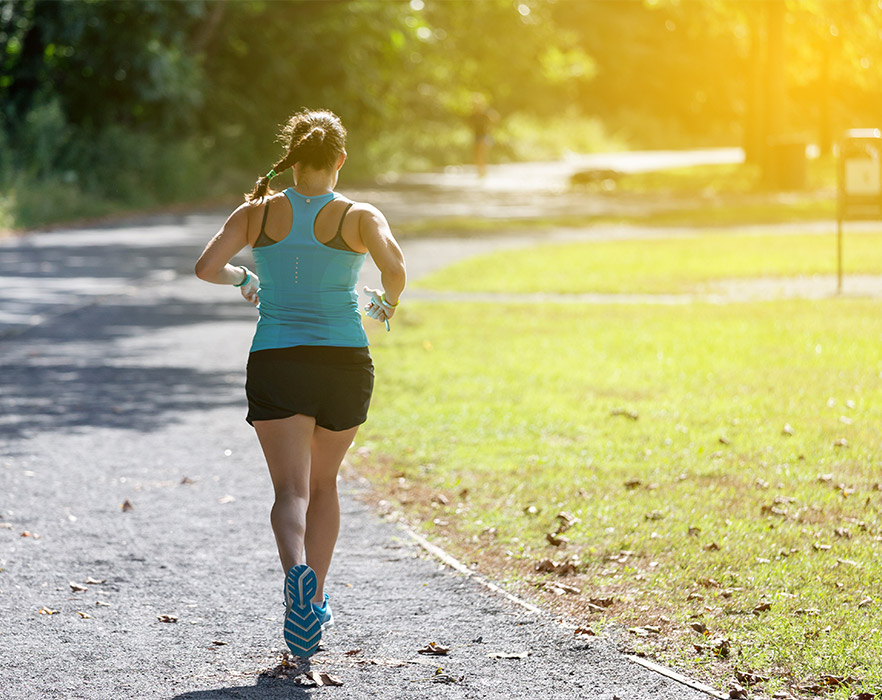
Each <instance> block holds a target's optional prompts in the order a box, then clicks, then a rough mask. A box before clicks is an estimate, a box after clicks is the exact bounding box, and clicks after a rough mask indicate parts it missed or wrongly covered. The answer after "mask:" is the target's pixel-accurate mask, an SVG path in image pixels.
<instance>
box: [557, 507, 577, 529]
mask: <svg viewBox="0 0 882 700" xmlns="http://www.w3.org/2000/svg"><path fill="white" fill-rule="evenodd" d="M555 517H556V518H557V519H558V520H559V521H560V525H559V526H558V528H557V534H558V535H559V534H560V533H561V532H566V531H567V530H569V529H570V528H571V527H572V526H573V525H575V524H576V523H578V522H579V519H578V518H577V517H576V516H575V515H573V514H572V513H567V511H565V510H562V511H561V512H560V513H558V514H557V515H556V516H555Z"/></svg>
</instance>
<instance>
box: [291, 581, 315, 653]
mask: <svg viewBox="0 0 882 700" xmlns="http://www.w3.org/2000/svg"><path fill="white" fill-rule="evenodd" d="M317 588H318V581H317V580H316V577H315V572H314V571H313V570H312V569H311V568H309V567H308V566H307V565H306V564H298V565H297V566H292V567H291V568H290V569H289V570H288V574H287V575H286V576H285V602H286V603H287V612H286V614H285V644H287V645H288V649H290V650H291V653H292V654H294V655H295V656H312V655H313V654H315V652H316V649H318V645H319V642H321V641H322V626H321V624H320V623H319V619H318V615H316V614H315V611H314V610H313V609H312V598H313V596H314V595H315V591H316V589H317Z"/></svg>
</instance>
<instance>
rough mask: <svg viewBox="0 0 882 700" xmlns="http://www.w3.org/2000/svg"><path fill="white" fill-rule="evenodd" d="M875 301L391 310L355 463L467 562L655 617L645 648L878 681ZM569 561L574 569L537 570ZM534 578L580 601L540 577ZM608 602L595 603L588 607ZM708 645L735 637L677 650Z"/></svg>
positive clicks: (812, 676)
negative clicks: (559, 538)
mask: <svg viewBox="0 0 882 700" xmlns="http://www.w3.org/2000/svg"><path fill="white" fill-rule="evenodd" d="M879 311H880V306H879V304H878V303H875V302H872V301H865V300H827V301H823V302H801V301H793V302H775V303H763V304H755V305H749V304H743V305H742V304H735V305H726V306H714V305H701V304H697V305H690V306H686V307H657V306H628V307H620V306H616V307H609V306H572V305H553V304H552V305H543V306H542V308H541V309H537V308H536V307H532V306H504V305H490V304H470V305H467V306H457V305H449V304H430V303H413V304H410V305H406V306H403V307H402V311H401V312H400V314H398V315H397V316H396V318H395V319H394V322H393V323H394V329H393V330H394V332H393V333H391V334H389V335H386V334H385V333H383V334H377V335H375V337H374V339H373V354H374V358H375V362H376V365H377V377H378V381H377V391H376V394H375V399H374V402H373V407H372V414H371V418H370V421H369V422H368V424H367V425H366V426H365V428H364V429H363V431H362V432H361V434H360V437H359V443H360V445H361V446H362V447H363V448H365V449H363V450H361V452H360V453H361V455H362V460H361V465H360V468H361V469H363V470H365V471H366V472H368V473H371V474H372V478H373V479H374V481H375V483H377V485H378V488H380V489H381V490H382V491H384V492H385V493H386V494H387V497H388V498H393V499H397V500H398V501H399V502H402V503H404V504H405V507H406V508H407V509H408V511H409V512H410V514H411V516H412V517H415V518H419V519H420V520H421V522H422V524H423V526H424V527H425V528H426V530H428V531H430V532H433V533H434V535H435V536H436V537H438V538H439V539H441V540H442V541H445V543H446V546H448V547H449V548H451V549H453V550H454V551H455V552H456V553H457V554H458V555H459V556H460V557H462V558H464V559H465V560H466V561H472V560H476V561H480V562H481V563H482V565H483V566H484V568H485V570H488V571H489V572H490V573H491V574H493V575H494V576H498V577H500V578H502V579H504V580H507V581H509V582H510V583H511V584H512V585H514V586H516V587H517V586H520V587H521V589H522V590H527V591H530V592H532V594H533V595H537V596H540V597H543V596H544V597H546V603H547V604H548V605H549V606H563V610H564V611H565V612H567V613H568V614H570V615H573V616H575V617H577V618H578V620H577V621H578V622H579V623H581V624H585V625H593V626H595V627H600V626H602V625H603V624H604V623H605V622H607V621H611V620H618V621H620V622H623V623H625V624H626V625H629V626H631V625H639V626H643V625H650V626H658V627H660V629H661V634H660V635H658V636H657V637H654V638H651V639H649V640H648V641H647V642H642V643H647V644H649V645H650V648H651V649H653V651H654V653H655V654H656V655H657V656H660V657H661V658H662V659H664V660H668V661H673V662H675V663H677V664H678V665H681V666H684V665H685V666H687V667H689V668H690V670H691V671H693V672H695V673H703V674H706V675H708V676H709V677H715V678H717V679H721V678H722V677H723V675H724V670H725V669H729V671H731V668H730V666H729V665H728V664H730V663H734V664H735V665H737V667H738V668H739V669H740V670H750V671H755V672H761V673H765V674H768V675H770V676H771V677H772V680H771V681H770V682H769V683H766V684H764V688H765V690H766V691H767V692H769V693H770V694H771V692H773V691H774V690H775V689H776V688H780V687H783V686H784V685H787V684H790V683H796V682H799V683H812V682H820V681H819V680H818V679H820V678H822V677H823V676H824V675H832V676H853V677H856V678H859V679H861V681H862V682H863V685H862V686H860V687H862V688H863V689H865V690H874V692H875V689H878V688H879V687H880V685H882V661H880V659H882V655H880V641H882V640H880V633H879V630H880V629H882V607H880V606H882V597H880V595H879V591H878V581H879V580H880V578H882V560H880V558H879V554H880V548H882V543H880V539H882V538H880V535H882V517H880V508H882V491H880V490H879V489H880V488H882V484H880V482H882V475H880V473H879V471H878V465H879V464H880V461H882V436H880V433H879V430H878V426H879V424H880V420H882V360H880V355H879V352H878V344H879V340H880V338H882V314H880V313H879ZM622 410H624V411H625V412H631V413H633V414H634V415H635V416H636V417H637V418H636V420H635V419H632V418H629V417H628V416H627V415H622V414H621V411H622ZM785 426H790V428H787V429H786V430H787V433H785ZM788 433H792V434H788ZM840 440H846V441H847V446H836V443H837V441H840ZM367 453H369V454H370V455H372V457H371V458H370V459H365V458H364V455H365V454H367ZM439 493H440V494H443V495H444V498H434V499H433V497H434V496H436V495H437V494H439ZM445 499H446V501H447V503H446V504H445V503H444V501H445ZM530 506H534V507H535V508H536V511H537V512H536V513H535V514H530V513H529V512H526V511H525V509H528V508H529V507H530ZM773 509H774V510H773ZM562 510H563V511H568V512H569V513H572V514H573V515H574V516H576V517H577V518H578V519H579V522H578V523H576V524H575V525H574V526H573V527H572V528H571V529H570V530H569V531H568V532H566V536H567V537H569V538H570V543H569V544H568V545H566V547H565V548H564V549H563V550H561V549H558V548H555V547H553V546H551V545H549V544H548V543H547V542H546V539H545V535H546V533H549V532H553V531H554V530H555V529H556V524H557V522H558V520H557V518H556V515H557V514H558V513H559V512H560V511H562ZM690 528H700V529H698V530H692V533H693V534H691V535H690V534H688V533H689V532H690ZM711 545H716V546H717V547H719V549H713V548H709V547H710V546H711ZM828 547H829V548H828ZM572 557H577V558H578V562H579V563H578V564H577V569H578V573H576V574H571V575H569V576H566V577H563V578H561V577H559V576H558V575H557V574H547V573H538V572H536V571H535V565H536V563H537V562H539V561H541V560H543V559H547V558H548V559H554V560H557V561H561V560H565V559H567V558H572ZM546 581H549V582H563V583H566V584H569V585H574V586H576V587H578V588H579V589H580V590H581V593H580V594H566V595H564V596H556V595H551V594H548V593H543V592H541V591H540V590H539V589H537V588H535V587H534V585H536V584H542V583H543V582H546ZM606 596H611V597H613V598H614V599H615V603H614V604H613V606H612V607H610V608H608V610H607V612H605V613H592V612H589V611H588V610H587V608H586V601H587V599H589V598H593V597H606ZM696 596H700V598H699V597H696ZM866 599H870V602H863V601H865V600H866ZM764 602H768V603H770V604H771V608H770V609H769V610H768V611H766V612H757V613H756V614H754V613H753V612H752V611H753V610H754V609H755V608H756V607H757V606H758V605H760V604H761V603H764ZM797 611H811V612H808V613H806V612H797ZM693 622H702V623H704V624H705V625H706V626H707V628H708V630H709V632H710V636H709V637H701V636H699V635H698V634H697V633H696V632H694V631H692V630H691V629H690V628H689V624H690V623H693ZM713 637H725V638H728V639H729V640H731V654H730V657H729V659H728V661H727V660H725V659H724V660H719V659H716V658H715V657H714V655H713V653H712V652H711V651H703V652H697V651H695V650H694V648H693V646H692V644H693V643H697V644H701V645H704V646H713V644H711V643H710V639H711V638H713ZM721 668H722V669H723V670H721ZM721 682H722V681H721ZM857 688H858V685H855V686H854V687H853V688H852V691H854V690H856V689H857ZM833 695H834V696H835V697H838V698H846V697H848V692H846V690H845V689H840V690H838V691H836V692H835V693H833Z"/></svg>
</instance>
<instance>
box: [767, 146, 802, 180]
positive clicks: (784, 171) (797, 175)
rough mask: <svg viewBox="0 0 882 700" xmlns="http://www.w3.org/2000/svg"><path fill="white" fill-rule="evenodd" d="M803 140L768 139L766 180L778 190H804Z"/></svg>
mask: <svg viewBox="0 0 882 700" xmlns="http://www.w3.org/2000/svg"><path fill="white" fill-rule="evenodd" d="M807 145H808V144H807V143H806V141H805V139H801V138H795V137H789V136H788V137H784V136H779V137H776V138H771V139H769V143H768V149H767V151H766V169H765V171H766V180H767V182H768V184H769V186H770V187H772V188H774V189H778V190H804V189H805V186H806V181H807V178H806V174H807V165H806V155H805V152H806V147H807Z"/></svg>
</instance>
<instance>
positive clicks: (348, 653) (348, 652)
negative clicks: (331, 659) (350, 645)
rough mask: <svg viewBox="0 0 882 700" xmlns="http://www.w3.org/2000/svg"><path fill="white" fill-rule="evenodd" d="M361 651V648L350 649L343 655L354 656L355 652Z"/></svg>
mask: <svg viewBox="0 0 882 700" xmlns="http://www.w3.org/2000/svg"><path fill="white" fill-rule="evenodd" d="M361 651H362V650H361V649H350V650H349V651H347V652H345V653H344V654H343V656H355V655H356V654H360V653H361Z"/></svg>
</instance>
